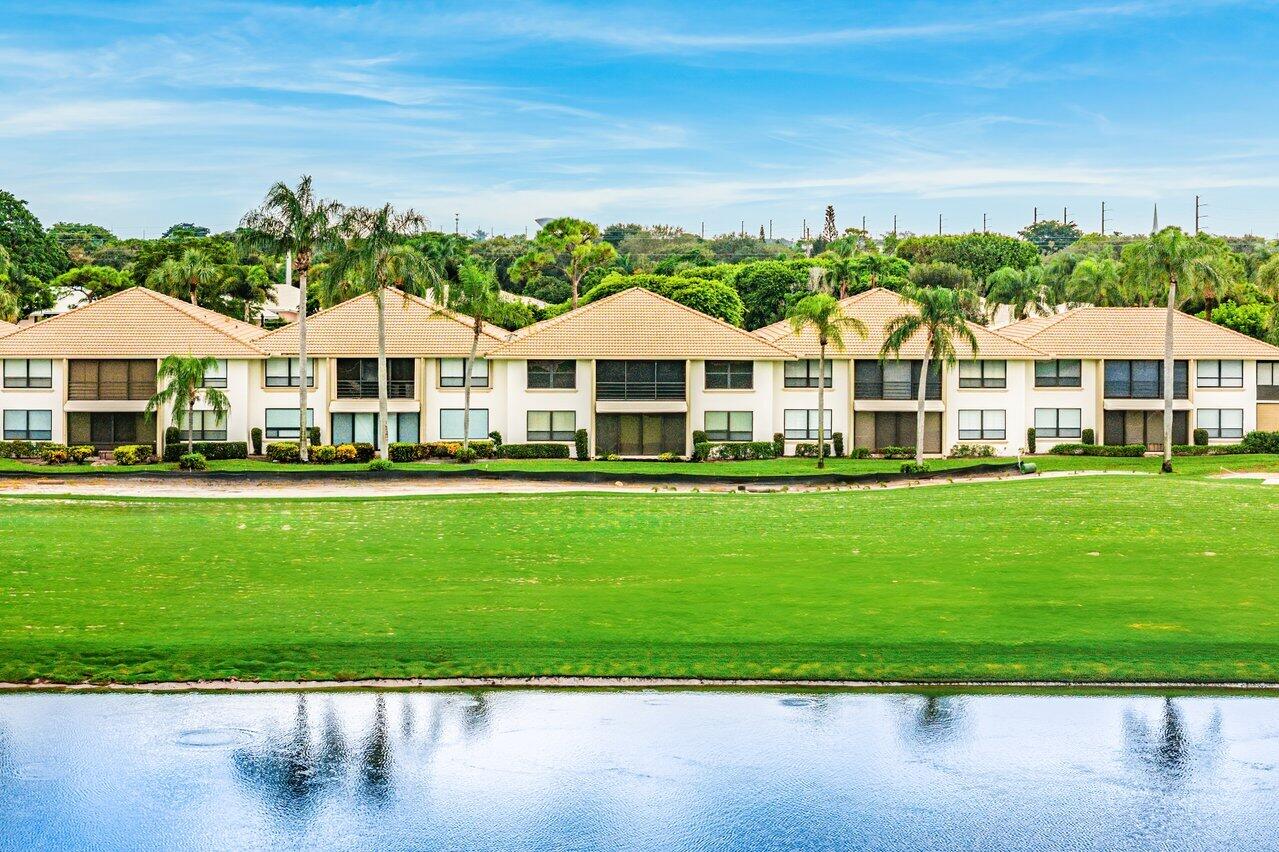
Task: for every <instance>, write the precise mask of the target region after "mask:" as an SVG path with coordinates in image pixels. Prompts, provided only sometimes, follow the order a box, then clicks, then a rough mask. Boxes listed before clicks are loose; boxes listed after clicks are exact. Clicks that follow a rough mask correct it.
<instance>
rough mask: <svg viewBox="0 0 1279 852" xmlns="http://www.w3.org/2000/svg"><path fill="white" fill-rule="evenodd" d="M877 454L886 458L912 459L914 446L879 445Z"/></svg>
mask: <svg viewBox="0 0 1279 852" xmlns="http://www.w3.org/2000/svg"><path fill="white" fill-rule="evenodd" d="M879 454H880V455H881V456H883V457H884V458H886V459H913V458H914V457H915V448H914V447H880V448H879Z"/></svg>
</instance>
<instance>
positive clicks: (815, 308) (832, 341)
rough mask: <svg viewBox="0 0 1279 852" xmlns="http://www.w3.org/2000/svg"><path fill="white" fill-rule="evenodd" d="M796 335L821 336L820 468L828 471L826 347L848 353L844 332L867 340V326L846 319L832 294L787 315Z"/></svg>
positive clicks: (807, 301)
mask: <svg viewBox="0 0 1279 852" xmlns="http://www.w3.org/2000/svg"><path fill="white" fill-rule="evenodd" d="M787 319H789V320H790V326H791V328H792V329H794V331H795V333H796V334H799V333H801V332H803V331H804V329H812V330H813V333H815V334H816V335H817V345H818V350H817V352H818V360H817V466H818V467H819V468H824V467H826V347H827V346H828V345H829V346H833V347H835V349H836V350H837V351H839V352H842V351H844V331H845V330H846V329H847V330H848V331H851V332H853V333H854V334H856V335H857V336H858V337H861V338H862V339H863V340H864V339H865V338H866V325H865V323H863V322H862V321H861V320H859V319H857V318H856V317H850V316H846V315H845V314H844V311H843V309H842V308H841V307H840V305H839V302H838V301H837V300H836V299H835V297H834V296H832V295H830V294H829V293H814V294H813V295H811V296H805V297H804V298H802V299H800V300H799V301H798V302H796V303H795V307H793V308H791V310H790V313H789V314H788V315H787Z"/></svg>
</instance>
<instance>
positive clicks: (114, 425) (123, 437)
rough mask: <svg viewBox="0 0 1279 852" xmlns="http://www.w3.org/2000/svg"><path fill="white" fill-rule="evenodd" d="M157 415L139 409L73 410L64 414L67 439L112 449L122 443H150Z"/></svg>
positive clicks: (152, 439) (68, 441) (154, 431)
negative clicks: (153, 415)
mask: <svg viewBox="0 0 1279 852" xmlns="http://www.w3.org/2000/svg"><path fill="white" fill-rule="evenodd" d="M155 440H156V418H154V417H151V418H148V417H147V416H146V415H145V414H143V413H142V412H141V411H72V412H70V413H68V414H67V443H68V444H70V445H72V446H76V445H80V444H92V445H93V446H95V447H97V448H98V449H99V450H111V449H115V448H116V447H118V446H120V445H121V444H153V443H155Z"/></svg>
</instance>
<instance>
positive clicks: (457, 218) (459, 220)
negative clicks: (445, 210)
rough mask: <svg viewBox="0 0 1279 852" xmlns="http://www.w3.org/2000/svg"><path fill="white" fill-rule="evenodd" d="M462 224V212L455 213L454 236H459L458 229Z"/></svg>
mask: <svg viewBox="0 0 1279 852" xmlns="http://www.w3.org/2000/svg"><path fill="white" fill-rule="evenodd" d="M461 224H462V214H461V213H454V214H453V235H454V236H457V234H458V233H459V230H458V229H459V228H460V227H461Z"/></svg>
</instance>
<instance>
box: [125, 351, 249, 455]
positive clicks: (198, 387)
mask: <svg viewBox="0 0 1279 852" xmlns="http://www.w3.org/2000/svg"><path fill="white" fill-rule="evenodd" d="M217 365H218V361H217V359H216V358H196V357H194V356H191V355H169V356H168V357H166V358H165V359H164V360H163V361H161V362H160V367H159V368H158V369H157V370H156V371H155V376H156V380H157V381H158V383H159V384H160V385H161V389H160V391H159V392H158V393H156V395H155V396H153V397H151V399H149V400H148V401H147V407H146V413H147V415H148V416H150V415H153V414H155V412H156V411H158V410H159V409H161V408H163V407H164V406H166V405H172V406H173V420H174V422H175V423H176V424H177V425H178V426H179V427H181V425H182V416H181V415H182V412H183V411H185V412H186V415H187V418H186V427H187V452H188V453H194V452H195V435H194V432H195V430H194V429H193V428H192V421H193V420H194V419H195V406H196V403H198V402H200V401H201V400H203V401H204V403H205V404H206V405H207V406H208V407H209V410H210V411H212V412H213V416H214V417H216V418H217V419H218V420H222V419H223V418H225V417H226V415H227V412H228V411H230V410H231V403H230V401H229V400H228V399H227V396H226V394H224V393H223V392H222V391H220V390H218V389H217V388H206V387H205V386H204V376H205V374H206V373H207V372H208V371H209V370H211V369H213V368H214V367H216V366H217Z"/></svg>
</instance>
